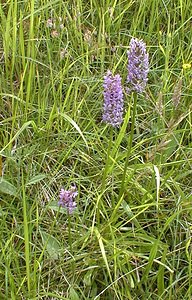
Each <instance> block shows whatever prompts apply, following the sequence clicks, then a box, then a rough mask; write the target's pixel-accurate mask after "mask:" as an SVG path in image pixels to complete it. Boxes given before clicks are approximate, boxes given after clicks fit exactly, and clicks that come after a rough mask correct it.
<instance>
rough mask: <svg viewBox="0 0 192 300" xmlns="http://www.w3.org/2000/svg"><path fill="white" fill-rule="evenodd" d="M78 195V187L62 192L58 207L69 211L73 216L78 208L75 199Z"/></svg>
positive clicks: (62, 190)
mask: <svg viewBox="0 0 192 300" xmlns="http://www.w3.org/2000/svg"><path fill="white" fill-rule="evenodd" d="M77 195H78V192H77V189H76V186H71V188H70V189H69V190H64V189H63V188H62V189H61V190H60V194H59V201H58V205H59V206H62V207H64V208H66V209H67V211H68V213H69V214H72V213H73V211H74V209H75V208H76V206H77V205H76V202H75V201H74V199H75V197H76V196H77Z"/></svg>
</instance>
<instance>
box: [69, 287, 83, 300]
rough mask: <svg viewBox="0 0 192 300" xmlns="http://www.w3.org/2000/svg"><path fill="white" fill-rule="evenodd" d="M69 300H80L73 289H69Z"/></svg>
mask: <svg viewBox="0 0 192 300" xmlns="http://www.w3.org/2000/svg"><path fill="white" fill-rule="evenodd" d="M69 299H70V300H80V298H79V295H78V294H77V292H76V291H75V290H74V288H73V287H70V290H69Z"/></svg>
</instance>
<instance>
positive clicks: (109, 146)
mask: <svg viewBox="0 0 192 300" xmlns="http://www.w3.org/2000/svg"><path fill="white" fill-rule="evenodd" d="M112 143H113V127H112V126H111V128H110V137H109V144H108V149H107V161H106V164H105V169H104V172H103V178H102V185H101V197H100V198H99V199H98V207H97V221H98V224H99V223H100V208H101V198H102V195H103V193H104V190H105V186H106V178H107V174H108V171H109V166H110V160H111V159H110V153H111V148H112Z"/></svg>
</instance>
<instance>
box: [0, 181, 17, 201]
mask: <svg viewBox="0 0 192 300" xmlns="http://www.w3.org/2000/svg"><path fill="white" fill-rule="evenodd" d="M0 191H1V192H2V193H5V194H8V195H11V196H14V197H18V195H17V188H16V187H15V186H14V185H13V184H11V183H10V182H9V181H7V180H5V179H3V178H1V179H0Z"/></svg>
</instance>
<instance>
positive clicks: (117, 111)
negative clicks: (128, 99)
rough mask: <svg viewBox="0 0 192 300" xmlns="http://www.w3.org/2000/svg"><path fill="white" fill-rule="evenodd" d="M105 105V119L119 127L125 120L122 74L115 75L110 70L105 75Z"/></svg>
mask: <svg viewBox="0 0 192 300" xmlns="http://www.w3.org/2000/svg"><path fill="white" fill-rule="evenodd" d="M103 87H104V92H103V95H104V106H103V121H104V122H107V123H109V124H110V125H112V126H114V127H118V126H119V125H120V124H121V123H122V121H123V91H122V86H121V76H120V75H119V74H117V75H115V76H113V75H112V73H111V71H108V72H107V74H106V76H104V84H103Z"/></svg>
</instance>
